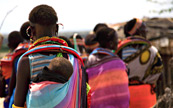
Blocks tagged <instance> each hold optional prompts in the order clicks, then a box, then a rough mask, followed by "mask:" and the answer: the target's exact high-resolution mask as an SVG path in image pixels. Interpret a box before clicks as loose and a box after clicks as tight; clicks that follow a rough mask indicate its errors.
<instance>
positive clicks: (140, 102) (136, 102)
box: [129, 84, 156, 108]
mask: <svg viewBox="0 0 173 108" xmlns="http://www.w3.org/2000/svg"><path fill="white" fill-rule="evenodd" d="M129 91H130V108H150V107H152V106H153V105H154V104H155V103H156V94H155V93H154V94H152V93H151V85H149V84H144V85H130V86H129Z"/></svg>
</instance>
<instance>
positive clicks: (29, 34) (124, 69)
mask: <svg viewBox="0 0 173 108" xmlns="http://www.w3.org/2000/svg"><path fill="white" fill-rule="evenodd" d="M57 22H58V16H57V14H56V11H55V10H54V9H53V8H52V7H51V6H48V5H45V4H42V5H38V6H36V7H34V8H33V9H32V10H31V12H30V14H29V21H27V22H25V23H24V24H23V25H22V26H21V29H20V32H17V31H14V32H12V33H10V34H9V37H8V41H9V44H8V46H9V48H10V49H11V52H10V53H9V54H8V55H6V56H5V57H3V58H2V59H1V69H2V75H3V76H4V78H5V81H6V84H7V85H8V86H6V89H7V90H5V95H6V97H5V100H4V107H5V108H25V107H27V108H149V107H152V106H153V105H154V104H155V103H156V93H155V92H156V91H155V90H156V89H155V88H156V86H157V85H156V83H157V80H158V78H159V77H160V75H161V74H162V70H163V64H162V60H161V56H160V55H159V53H158V50H157V49H156V48H155V47H154V46H152V45H151V43H150V42H149V41H148V40H147V39H146V33H147V29H146V25H145V22H143V21H142V20H140V19H138V18H134V19H131V20H130V21H128V22H127V23H126V24H125V25H124V33H125V35H126V38H125V39H123V40H118V39H119V38H118V34H117V32H116V30H114V29H113V28H111V27H109V26H108V25H106V24H104V23H98V24H97V25H96V26H95V27H94V29H93V32H92V33H90V34H88V35H87V36H86V37H85V38H83V37H82V36H80V35H79V34H77V33H75V34H74V35H72V36H71V37H70V38H67V37H65V36H58V35H57V34H58V28H59V25H58V24H57ZM22 37H23V38H22ZM10 38H11V39H10ZM24 40H25V41H24Z"/></svg>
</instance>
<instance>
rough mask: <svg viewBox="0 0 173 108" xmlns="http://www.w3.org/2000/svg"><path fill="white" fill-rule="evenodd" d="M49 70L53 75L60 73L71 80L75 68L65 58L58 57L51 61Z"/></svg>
mask: <svg viewBox="0 0 173 108" xmlns="http://www.w3.org/2000/svg"><path fill="white" fill-rule="evenodd" d="M48 69H49V71H50V72H52V73H58V74H60V75H62V76H63V77H64V78H65V79H67V80H68V79H69V78H70V76H71V75H72V73H73V66H72V64H71V63H70V61H69V60H67V59H66V58H64V57H56V58H54V59H52V60H51V62H50V64H49V66H48Z"/></svg>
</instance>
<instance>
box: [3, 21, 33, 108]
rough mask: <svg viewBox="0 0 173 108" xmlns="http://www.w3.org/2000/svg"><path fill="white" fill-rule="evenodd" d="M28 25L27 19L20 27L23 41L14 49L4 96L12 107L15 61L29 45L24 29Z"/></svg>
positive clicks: (10, 107) (15, 70)
mask: <svg viewBox="0 0 173 108" xmlns="http://www.w3.org/2000/svg"><path fill="white" fill-rule="evenodd" d="M29 26H30V24H29V21H27V22H25V23H23V24H22V26H21V28H20V34H21V36H22V38H23V39H24V41H23V42H21V43H19V45H18V46H17V48H16V49H15V55H16V56H15V58H14V59H15V62H14V66H13V68H14V69H13V71H12V73H11V77H10V83H9V88H8V95H7V96H6V98H5V101H6V102H9V108H12V104H13V102H14V92H15V86H16V73H17V62H18V60H19V57H20V56H21V55H22V54H23V53H25V52H26V51H27V50H28V48H29V46H30V38H29V37H28V35H27V33H26V30H27V28H28V27H29Z"/></svg>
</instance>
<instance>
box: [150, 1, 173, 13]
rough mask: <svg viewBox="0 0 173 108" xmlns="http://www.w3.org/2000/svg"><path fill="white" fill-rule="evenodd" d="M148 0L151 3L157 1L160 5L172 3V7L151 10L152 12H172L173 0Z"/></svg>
mask: <svg viewBox="0 0 173 108" xmlns="http://www.w3.org/2000/svg"><path fill="white" fill-rule="evenodd" d="M147 1H148V2H151V3H155V4H158V5H161V6H163V5H170V7H167V8H165V9H161V10H151V12H153V13H159V14H163V13H167V12H169V13H170V12H172V11H173V0H147Z"/></svg>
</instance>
